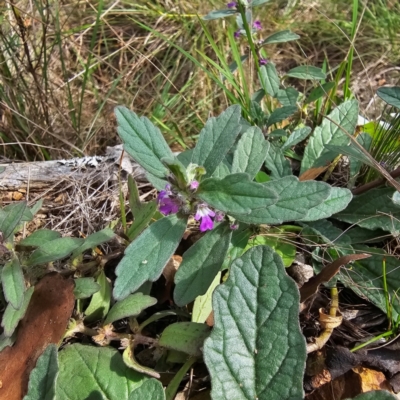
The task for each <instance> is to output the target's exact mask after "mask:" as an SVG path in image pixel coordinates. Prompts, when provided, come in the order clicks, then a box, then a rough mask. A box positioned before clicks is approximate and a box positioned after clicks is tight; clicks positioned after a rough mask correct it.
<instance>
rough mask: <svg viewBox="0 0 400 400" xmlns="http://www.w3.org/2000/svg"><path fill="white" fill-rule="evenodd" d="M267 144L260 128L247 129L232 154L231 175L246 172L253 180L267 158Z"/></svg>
mask: <svg viewBox="0 0 400 400" xmlns="http://www.w3.org/2000/svg"><path fill="white" fill-rule="evenodd" d="M268 144H269V143H268V142H267V141H266V140H265V138H264V135H263V134H262V132H261V129H260V128H258V127H251V128H250V129H248V130H247V131H246V132H245V133H244V134H243V135H242V137H241V138H240V140H239V142H238V144H237V146H236V149H235V153H234V154H233V163H232V173H233V174H234V173H237V172H246V173H247V174H249V176H250V178H251V179H253V178H254V177H255V175H256V174H257V172H258V171H259V170H260V168H261V166H262V163H263V162H264V160H265V157H266V156H267V152H268V147H269V146H268Z"/></svg>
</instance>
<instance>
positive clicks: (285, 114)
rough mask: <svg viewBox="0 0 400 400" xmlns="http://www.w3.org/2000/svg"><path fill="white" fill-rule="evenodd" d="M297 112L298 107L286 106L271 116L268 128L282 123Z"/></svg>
mask: <svg viewBox="0 0 400 400" xmlns="http://www.w3.org/2000/svg"><path fill="white" fill-rule="evenodd" d="M296 111H297V107H296V106H284V107H281V108H277V109H276V110H274V111H273V112H272V114H271V115H270V116H269V118H268V123H267V127H269V126H271V125H274V124H277V123H278V122H282V121H283V120H285V119H286V118H289V117H290V116H292V115H293V114H294V113H295V112H296Z"/></svg>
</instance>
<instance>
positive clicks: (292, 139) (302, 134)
mask: <svg viewBox="0 0 400 400" xmlns="http://www.w3.org/2000/svg"><path fill="white" fill-rule="evenodd" d="M310 133H311V128H310V127H309V126H305V127H304V128H299V129H296V130H295V131H294V132H292V134H291V135H290V136H289V137H288V139H287V140H286V142H285V143H284V144H283V145H282V147H281V150H282V151H285V150H287V149H289V148H290V147H292V146H295V145H296V144H298V143H300V142H301V141H303V140H304V139H306V138H307V136H308V135H309V134H310Z"/></svg>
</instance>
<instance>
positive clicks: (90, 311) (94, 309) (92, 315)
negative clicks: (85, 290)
mask: <svg viewBox="0 0 400 400" xmlns="http://www.w3.org/2000/svg"><path fill="white" fill-rule="evenodd" d="M96 283H97V284H98V285H99V286H100V290H99V291H98V292H96V293H95V294H94V295H93V296H92V299H91V300H90V303H89V305H88V307H87V308H86V310H85V315H86V317H85V320H86V321H94V320H96V319H103V318H105V316H106V315H107V313H108V310H109V309H110V303H111V283H110V282H109V281H108V279H107V277H106V274H105V273H104V271H103V270H102V271H101V272H100V274H99V276H98V277H97V279H96Z"/></svg>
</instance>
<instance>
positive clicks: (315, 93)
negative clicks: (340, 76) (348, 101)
mask: <svg viewBox="0 0 400 400" xmlns="http://www.w3.org/2000/svg"><path fill="white" fill-rule="evenodd" d="M334 86H335V82H326V83H323V84H322V85H318V86H317V87H316V88H314V89H313V90H312V91H311V93H310V94H309V95H308V97H307V99H306V100H305V101H304V104H310V103H312V102H314V101H317V100H318V99H320V98H321V97H324V96H326V95H327V94H328V92H329V91H330V90H331V89H333V87H334Z"/></svg>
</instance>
